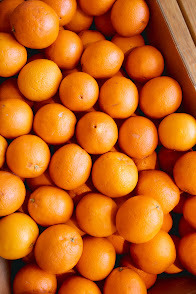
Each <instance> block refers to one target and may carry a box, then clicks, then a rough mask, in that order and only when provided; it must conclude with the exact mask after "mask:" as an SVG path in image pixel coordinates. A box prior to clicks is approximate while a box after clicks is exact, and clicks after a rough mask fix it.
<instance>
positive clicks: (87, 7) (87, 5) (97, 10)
mask: <svg viewBox="0 0 196 294" xmlns="http://www.w3.org/2000/svg"><path fill="white" fill-rule="evenodd" d="M78 2H79V5H80V7H81V9H82V10H83V11H84V12H85V13H86V14H89V15H94V16H96V15H102V14H104V13H106V12H107V11H108V10H109V9H110V8H111V7H112V5H113V4H114V2H115V0H99V1H97V0H91V1H86V0H79V1H78Z"/></svg>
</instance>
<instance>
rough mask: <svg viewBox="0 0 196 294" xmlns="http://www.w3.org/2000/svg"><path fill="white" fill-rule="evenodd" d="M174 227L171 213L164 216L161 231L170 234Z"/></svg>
mask: <svg viewBox="0 0 196 294" xmlns="http://www.w3.org/2000/svg"><path fill="white" fill-rule="evenodd" d="M172 225H173V219H172V217H171V214H170V213H167V214H164V216H163V224H162V227H161V230H163V231H165V232H167V233H168V232H169V231H170V230H171V228H172Z"/></svg>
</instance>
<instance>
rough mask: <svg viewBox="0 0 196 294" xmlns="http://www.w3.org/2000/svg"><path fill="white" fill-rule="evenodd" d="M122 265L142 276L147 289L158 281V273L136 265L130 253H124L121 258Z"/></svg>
mask: <svg viewBox="0 0 196 294" xmlns="http://www.w3.org/2000/svg"><path fill="white" fill-rule="evenodd" d="M120 266H122V267H128V268H130V269H132V270H133V271H134V272H136V273H137V274H138V275H139V276H140V278H141V279H142V280H143V281H144V283H145V285H146V288H147V289H149V288H151V287H152V286H153V285H154V284H155V282H156V279H157V275H156V274H149V273H146V272H144V271H143V270H141V269H139V268H137V267H135V265H134V263H133V261H132V259H131V257H130V255H124V256H123V257H122V258H121V260H120Z"/></svg>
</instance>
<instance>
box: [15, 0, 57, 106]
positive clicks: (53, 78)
mask: <svg viewBox="0 0 196 294" xmlns="http://www.w3.org/2000/svg"><path fill="white" fill-rule="evenodd" d="M28 2H29V1H28ZM30 2H31V1H30ZM39 2H40V1H39ZM26 3H27V2H26ZM61 79H62V74H61V71H60V69H59V67H58V66H57V65H56V63H54V62H53V61H51V60H47V59H37V60H34V61H31V62H29V63H28V64H26V65H25V66H24V67H23V69H22V70H21V71H20V73H19V76H18V87H19V90H20V91H21V93H22V94H23V95H24V96H25V97H26V98H28V99H29V100H32V101H43V100H46V99H49V98H51V97H52V96H54V95H55V94H56V92H57V90H58V87H59V84H60V82H61ZM43 85H44V87H43Z"/></svg>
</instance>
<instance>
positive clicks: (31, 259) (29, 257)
mask: <svg viewBox="0 0 196 294" xmlns="http://www.w3.org/2000/svg"><path fill="white" fill-rule="evenodd" d="M22 261H24V262H25V263H27V264H32V263H35V256H34V250H32V251H31V252H30V253H29V254H27V255H26V256H24V257H23V258H22Z"/></svg>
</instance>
